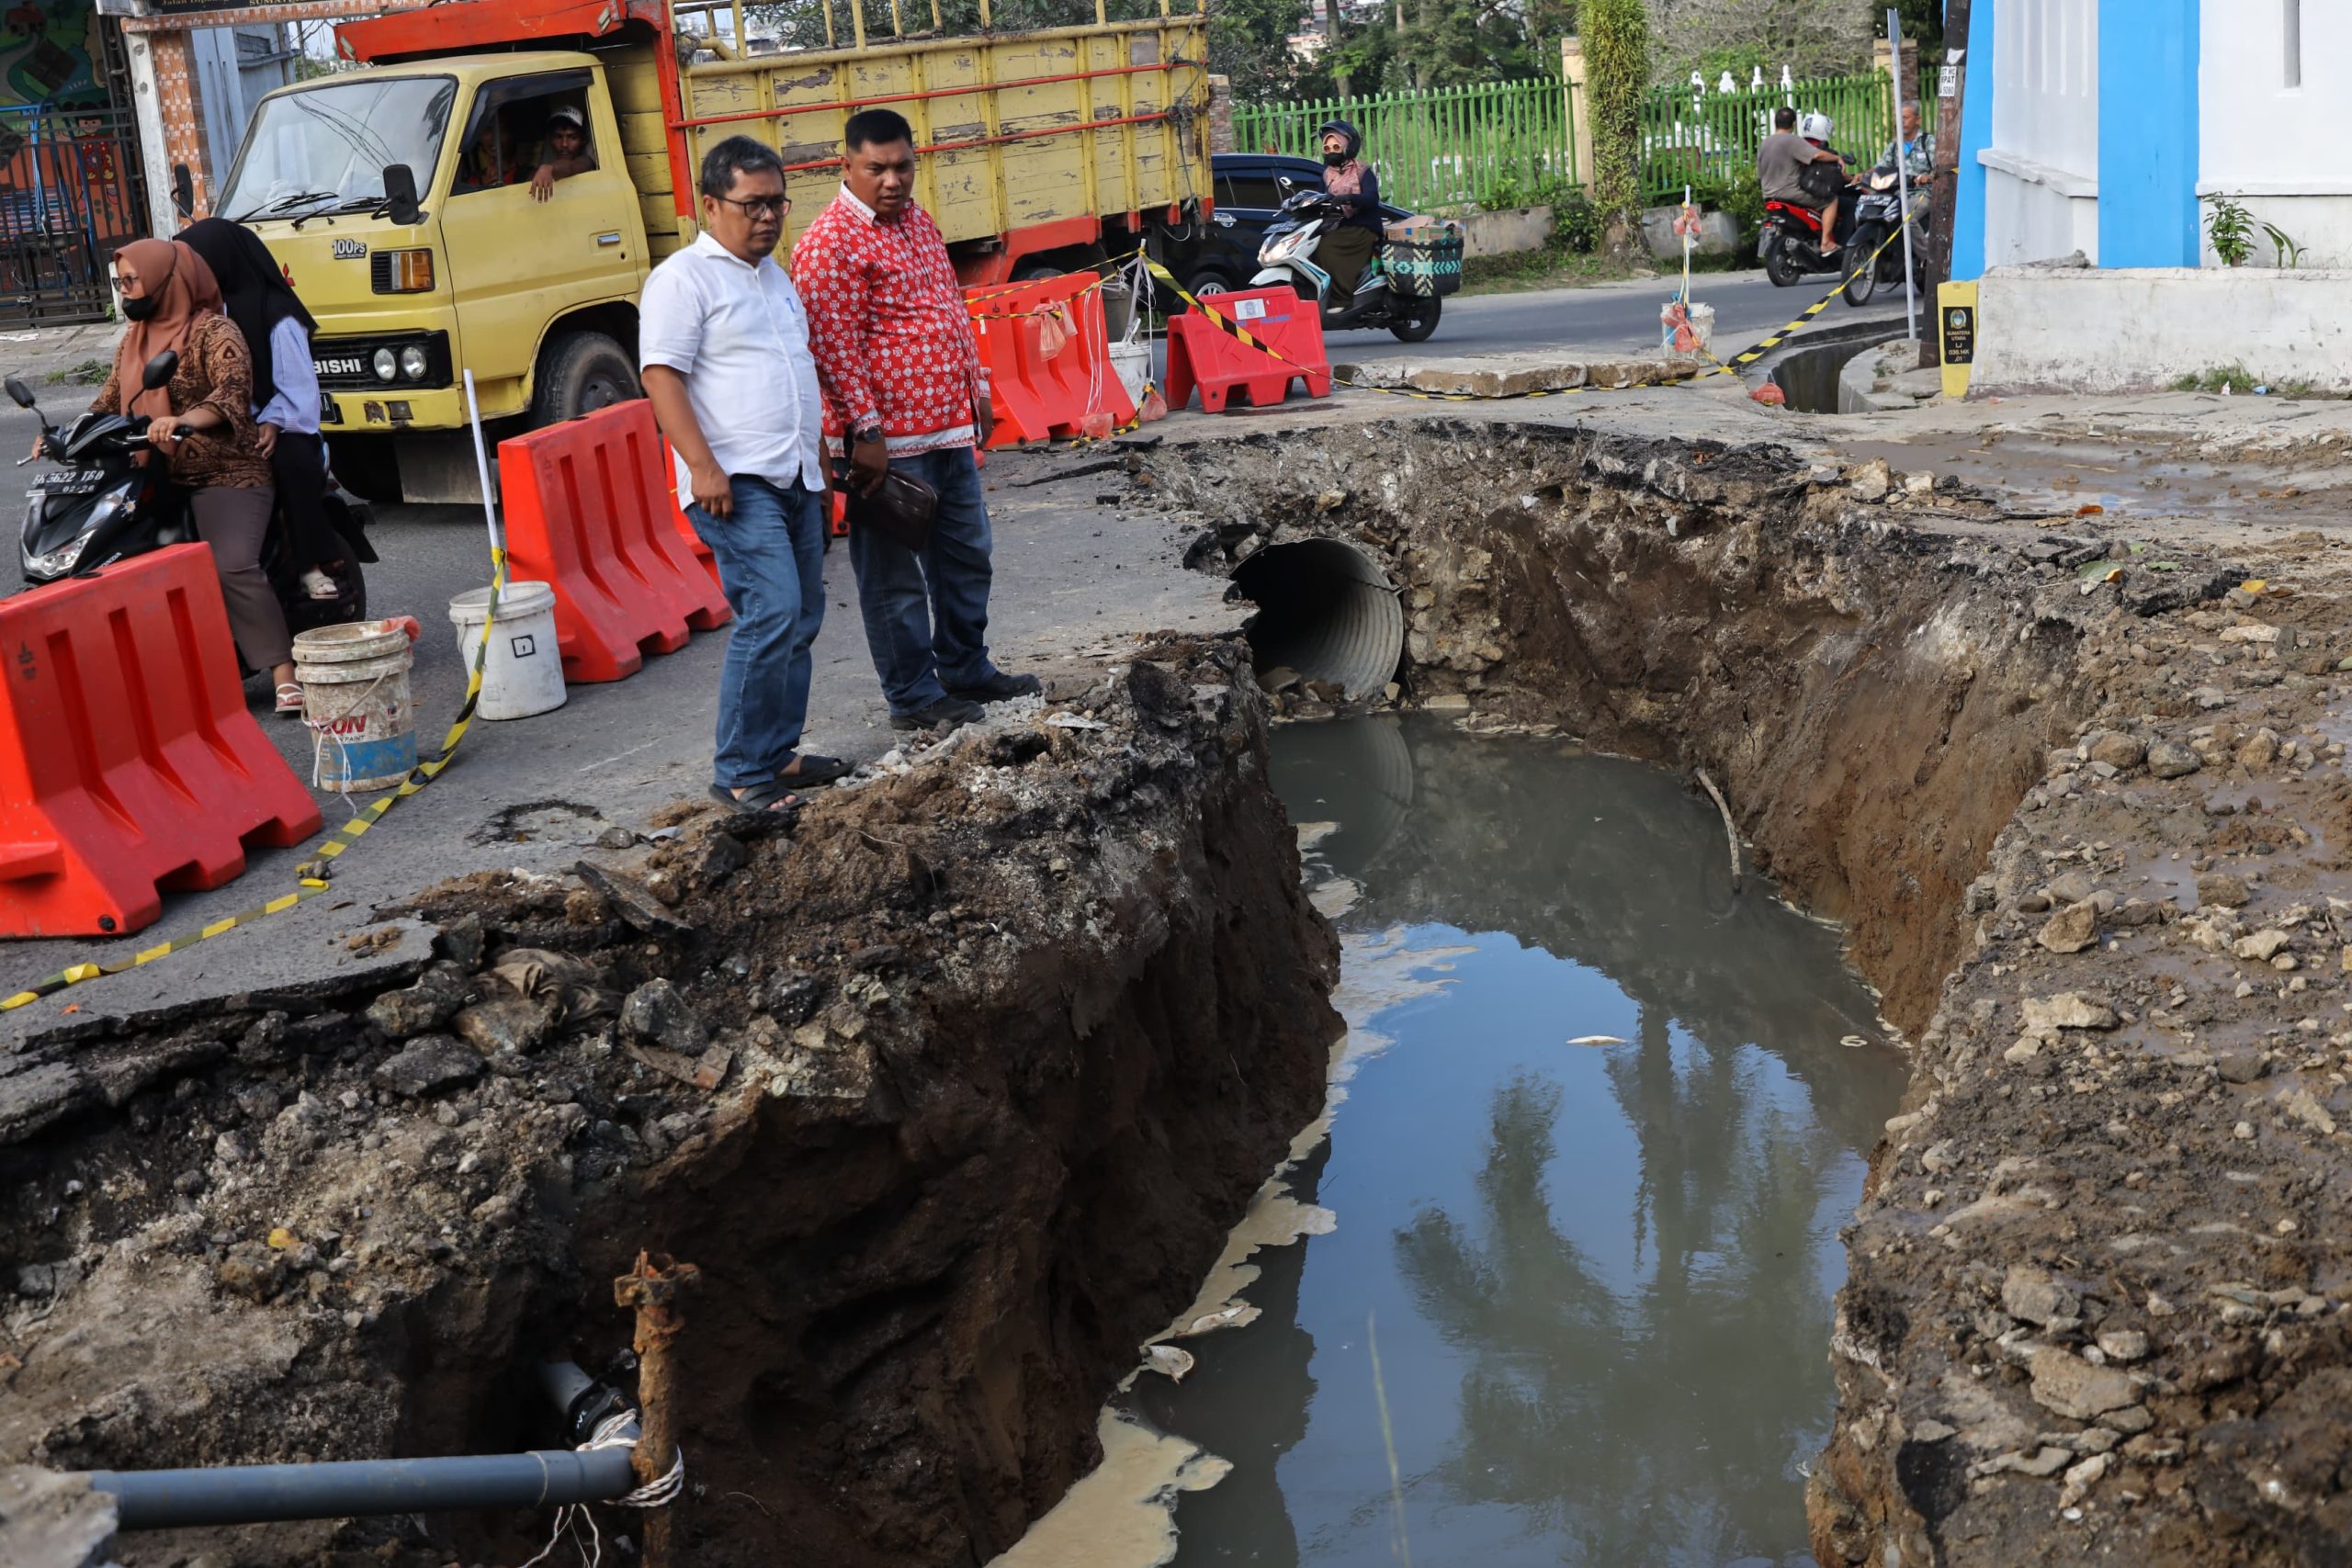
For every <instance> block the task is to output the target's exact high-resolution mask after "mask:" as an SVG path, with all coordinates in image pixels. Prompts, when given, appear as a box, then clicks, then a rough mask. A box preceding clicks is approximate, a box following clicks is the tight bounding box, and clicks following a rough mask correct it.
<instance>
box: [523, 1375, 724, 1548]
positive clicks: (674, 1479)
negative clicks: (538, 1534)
mask: <svg viewBox="0 0 2352 1568" xmlns="http://www.w3.org/2000/svg"><path fill="white" fill-rule="evenodd" d="M635 1447H637V1412H636V1411H634V1410H624V1411H621V1412H619V1413H618V1414H617V1415H613V1416H606V1417H605V1419H604V1420H602V1421H600V1422H598V1423H597V1424H596V1429H595V1431H594V1432H593V1433H591V1434H590V1435H589V1438H588V1440H587V1441H586V1442H584V1443H582V1444H581V1445H580V1446H579V1448H577V1449H576V1450H573V1451H574V1452H577V1453H583V1454H584V1453H591V1452H594V1450H598V1449H633V1448H635ZM685 1489H686V1455H685V1450H683V1449H681V1450H677V1455H676V1457H675V1458H674V1459H673V1460H672V1461H670V1469H669V1471H668V1472H667V1473H666V1474H664V1475H662V1476H661V1477H660V1478H659V1479H658V1480H653V1481H649V1482H647V1483H645V1484H644V1485H642V1486H640V1487H639V1488H638V1489H637V1490H636V1491H634V1492H631V1493H628V1495H624V1496H619V1497H616V1498H614V1499H612V1502H613V1505H614V1506H616V1507H621V1508H661V1507H666V1506H669V1505H670V1504H672V1503H673V1502H675V1501H677V1499H678V1495H679V1494H680V1493H682V1492H684V1490H685ZM583 1524H584V1525H586V1526H587V1527H588V1544H587V1545H586V1546H584V1547H582V1548H581V1549H580V1555H581V1558H582V1561H584V1562H586V1563H587V1564H588V1568H600V1565H601V1564H602V1563H603V1562H604V1560H605V1540H604V1537H603V1536H602V1535H601V1534H599V1533H598V1531H597V1529H596V1518H595V1516H594V1515H593V1514H591V1513H590V1512H589V1511H588V1506H587V1505H586V1504H584V1503H567V1504H565V1505H564V1506H562V1507H560V1508H558V1509H557V1510H556V1511H555V1529H554V1530H553V1531H552V1532H551V1533H550V1534H549V1535H548V1543H547V1544H546V1545H545V1546H543V1547H541V1548H539V1551H538V1554H537V1556H535V1557H533V1558H532V1559H531V1560H530V1561H529V1562H526V1563H524V1564H523V1568H537V1564H538V1563H541V1562H546V1561H547V1560H548V1554H549V1553H551V1552H553V1551H555V1549H556V1548H557V1547H559V1546H560V1545H562V1544H563V1538H564V1533H565V1532H566V1531H567V1530H569V1531H570V1532H571V1535H572V1539H573V1540H574V1542H575V1543H576V1542H577V1541H578V1540H579V1530H580V1527H581V1526H582V1525H583Z"/></svg>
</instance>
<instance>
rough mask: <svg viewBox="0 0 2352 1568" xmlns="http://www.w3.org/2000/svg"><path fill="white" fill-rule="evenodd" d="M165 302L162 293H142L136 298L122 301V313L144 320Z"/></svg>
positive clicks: (133, 319) (136, 319)
mask: <svg viewBox="0 0 2352 1568" xmlns="http://www.w3.org/2000/svg"><path fill="white" fill-rule="evenodd" d="M163 303H164V300H163V297H162V296H160V295H155V294H141V296H140V297H139V298H138V299H125V300H124V301H123V302H122V313H123V314H124V315H125V316H127V317H129V318H130V320H132V321H145V320H146V319H147V318H148V317H150V316H152V315H153V314H154V313H155V311H156V310H157V308H159V307H160V306H161V305H162V304H163Z"/></svg>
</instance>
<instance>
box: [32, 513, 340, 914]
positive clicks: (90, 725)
mask: <svg viewBox="0 0 2352 1568" xmlns="http://www.w3.org/2000/svg"><path fill="white" fill-rule="evenodd" d="M0 649H5V650H6V651H5V659H4V660H0V662H5V665H6V674H5V681H4V682H0V684H5V686H6V690H5V691H4V692H0V936H8V937H20V936H91V935H107V934H112V935H119V934H121V933H122V932H125V931H138V930H140V929H141V927H143V926H148V925H152V924H153V923H154V921H155V919H157V918H158V917H159V916H161V915H162V913H163V900H162V899H161V898H160V897H157V896H156V890H157V889H158V888H172V889H175V890H178V889H186V888H203V887H218V886H220V885H221V884H223V883H225V882H229V881H231V880H232V879H233V878H235V877H236V876H237V874H239V873H241V872H243V870H244V869H245V846H246V845H247V844H249V843H251V844H259V845H269V846H273V847H284V846H286V845H288V844H299V843H300V842H301V841H302V840H305V839H307V838H309V837H310V836H311V834H313V833H315V832H317V831H318V830H319V827H320V822H319V807H318V805H317V803H316V802H315V801H313V800H312V799H311V792H310V791H309V790H308V789H306V788H304V787H303V785H302V781H301V779H300V777H299V776H297V775H296V773H295V772H294V770H293V769H292V768H290V767H288V765H287V762H286V759H285V758H283V757H281V756H279V755H278V752H277V747H275V746H273V745H271V744H270V742H269V740H268V739H267V738H266V737H265V736H264V735H263V734H262V729H261V726H260V725H259V724H258V723H256V722H255V721H254V716H253V715H252V714H251V713H249V712H247V711H246V708H245V694H244V682H243V680H242V679H241V678H240V675H239V673H238V669H237V649H236V644H235V643H233V642H232V641H231V640H230V637H229V613H228V611H227V610H226V609H225V608H223V607H222V604H221V602H220V577H219V576H218V574H216V573H215V571H214V570H213V566H212V552H211V551H210V550H209V549H208V548H207V547H204V546H202V545H175V546H174V547H171V548H170V549H164V550H157V551H155V552H154V553H153V554H152V555H144V556H137V557H134V558H131V559H130V560H127V561H123V562H120V563H119V564H118V565H115V566H110V567H107V568H106V569H105V570H102V571H99V572H97V573H96V574H94V575H92V576H89V577H75V578H68V579H66V580H65V581H62V582H55V583H51V584H50V585H49V586H48V587H46V588H36V589H32V590H30V591H28V592H23V593H19V594H17V596H16V597H14V598H12V599H6V600H0Z"/></svg>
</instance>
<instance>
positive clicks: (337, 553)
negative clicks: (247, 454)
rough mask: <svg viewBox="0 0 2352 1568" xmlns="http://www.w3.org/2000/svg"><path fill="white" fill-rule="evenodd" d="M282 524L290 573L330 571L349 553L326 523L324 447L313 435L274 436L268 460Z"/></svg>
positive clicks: (325, 454) (325, 449)
mask: <svg viewBox="0 0 2352 1568" xmlns="http://www.w3.org/2000/svg"><path fill="white" fill-rule="evenodd" d="M269 466H270V469H271V471H272V472H273V473H274V474H275V475H276V476H277V506H278V513H279V515H280V516H282V517H283V518H284V519H285V527H286V554H287V558H288V560H289V561H290V562H291V563H292V564H293V567H294V570H296V571H309V570H311V569H313V568H316V567H326V566H332V565H334V563H335V562H337V561H340V560H342V559H343V558H345V556H347V555H349V554H350V553H351V552H350V550H349V548H348V547H346V546H345V544H344V542H343V536H342V535H340V534H338V533H336V532H335V531H334V524H332V523H330V522H328V521H327V509H326V493H327V446H326V443H325V442H324V441H323V440H322V439H321V438H320V437H318V436H315V435H299V434H295V433H294V432H293V431H290V430H286V431H280V432H279V433H278V436H277V450H275V451H273V452H272V453H271V454H270V455H269Z"/></svg>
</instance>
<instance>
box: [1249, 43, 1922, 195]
mask: <svg viewBox="0 0 2352 1568" xmlns="http://www.w3.org/2000/svg"><path fill="white" fill-rule="evenodd" d="M1936 77H1937V73H1936V70H1935V68H1934V67H1932V66H1930V67H1928V68H1927V69H1926V70H1924V71H1922V72H1921V73H1920V77H1919V82H1918V90H1919V92H1920V94H1921V98H1920V100H1919V102H1920V105H1921V107H1922V108H1923V109H1925V110H1926V111H1927V112H1928V124H1929V125H1931V126H1932V125H1933V124H1934V123H1935V112H1934V111H1935V91H1936ZM1569 92H1570V88H1569V87H1568V85H1567V84H1566V83H1565V82H1561V81H1556V80H1538V81H1528V82H1489V83H1482V84H1480V85H1476V86H1468V87H1440V88H1435V89H1432V90H1430V91H1428V92H1421V93H1384V94H1381V95H1379V96H1374V97H1364V98H1325V99H1317V100H1315V101H1312V102H1306V103H1284V104H1239V105H1236V106H1235V107H1234V110H1233V144H1234V146H1235V147H1237V148H1238V149H1240V150H1241V151H1243V152H1287V153H1290V154H1293V155H1295V156H1297V157H1303V158H1312V157H1314V156H1315V155H1316V152H1317V147H1316V145H1315V130H1316V127H1317V126H1319V125H1321V124H1322V123H1323V122H1324V121H1325V120H1327V119H1335V118H1336V119H1347V120H1352V121H1354V122H1355V124H1356V125H1357V127H1358V128H1360V129H1361V130H1363V135H1364V151H1365V153H1366V154H1367V155H1368V156H1369V157H1370V159H1371V161H1372V164H1373V166H1374V168H1375V169H1377V170H1378V171H1379V174H1380V194H1381V196H1382V197H1383V198H1384V199H1385V200H1387V201H1390V202H1393V203H1395V204H1396V205H1397V206H1398V207H1408V208H1412V209H1416V210H1428V209H1435V208H1458V207H1513V206H1519V205H1521V204H1524V203H1532V202H1536V201H1541V200H1545V199H1548V197H1549V196H1550V195H1551V194H1552V192H1553V190H1555V189H1556V188H1557V187H1558V186H1563V185H1573V184H1577V183H1578V181H1579V179H1580V177H1581V175H1582V173H1583V158H1584V156H1585V153H1584V152H1583V150H1582V149H1580V148H1578V147H1577V144H1576V122H1575V118H1574V117H1573V116H1572V115H1571V114H1570V113H1569V112H1568V95H1569ZM1792 97H1793V98H1794V100H1795V104H1796V107H1797V108H1798V109H1799V111H1801V112H1815V111H1818V112H1819V113H1822V114H1826V115H1827V116H1829V117H1830V118H1832V119H1834V120H1835V121H1837V135H1836V137H1835V142H1836V145H1837V146H1838V149H1839V150H1840V151H1841V152H1846V153H1849V155H1852V156H1855V157H1858V158H1875V157H1876V156H1877V155H1878V154H1879V153H1880V152H1882V151H1883V150H1884V149H1885V147H1886V144H1887V143H1888V142H1889V141H1893V140H1894V85H1893V84H1892V83H1891V82H1890V81H1889V80H1888V79H1887V78H1886V76H1885V75H1883V73H1875V72H1873V73H1869V74H1866V75H1860V76H1829V77H1819V78H1815V79H1814V80H1811V81H1804V82H1799V83H1797V84H1796V85H1795V87H1794V89H1793V91H1792V90H1790V89H1787V88H1783V87H1781V86H1778V85H1772V86H1767V87H1763V88H1758V89H1755V90H1749V89H1747V88H1740V89H1737V90H1735V91H1733V92H1728V93H1720V92H1715V91H1713V90H1712V89H1710V90H1707V91H1703V92H1702V91H1698V90H1695V89H1693V88H1691V87H1688V86H1673V87H1657V88H1654V89H1652V90H1651V92H1650V95H1649V97H1648V99H1647V100H1646V101H1645V103H1644V104H1643V106H1642V199H1643V200H1644V201H1645V202H1649V203H1663V202H1667V201H1672V200H1679V199H1680V197H1681V195H1682V187H1683V186H1685V185H1686V184H1687V185H1692V186H1702V187H1704V186H1713V185H1715V184H1717V183H1719V182H1720V181H1722V180H1723V179H1724V178H1725V177H1727V176H1728V175H1730V174H1731V173H1732V172H1733V171H1734V170H1736V169H1753V168H1754V167H1755V166H1756V149H1757V146H1758V143H1759V142H1761V141H1763V139H1764V138H1765V137H1766V136H1769V135H1770V134H1771V124H1772V111H1773V110H1774V109H1777V108H1779V107H1781V106H1782V105H1783V104H1786V103H1788V102H1789V101H1790V99H1791V98H1792Z"/></svg>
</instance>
